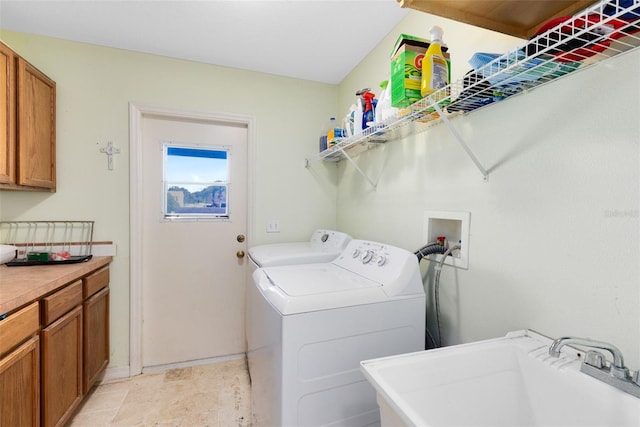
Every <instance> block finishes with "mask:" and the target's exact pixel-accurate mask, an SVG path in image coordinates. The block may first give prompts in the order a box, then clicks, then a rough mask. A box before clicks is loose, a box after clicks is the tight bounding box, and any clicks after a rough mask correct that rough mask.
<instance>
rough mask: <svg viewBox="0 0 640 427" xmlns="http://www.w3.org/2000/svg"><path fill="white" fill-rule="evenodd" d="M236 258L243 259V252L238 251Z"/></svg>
mask: <svg viewBox="0 0 640 427" xmlns="http://www.w3.org/2000/svg"><path fill="white" fill-rule="evenodd" d="M236 256H237V257H238V258H244V251H238V252H236Z"/></svg>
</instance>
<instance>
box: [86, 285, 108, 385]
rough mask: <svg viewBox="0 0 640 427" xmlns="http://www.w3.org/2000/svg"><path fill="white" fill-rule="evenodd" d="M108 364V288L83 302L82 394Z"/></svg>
mask: <svg viewBox="0 0 640 427" xmlns="http://www.w3.org/2000/svg"><path fill="white" fill-rule="evenodd" d="M108 364H109V288H104V289H103V290H101V291H100V292H98V293H97V294H95V295H94V296H92V297H91V298H89V299H88V300H86V301H85V302H84V381H83V387H84V390H83V391H84V393H86V392H88V391H89V389H90V388H91V387H92V386H93V384H94V383H95V382H96V380H97V379H98V376H99V375H100V374H101V373H102V372H103V371H104V369H105V368H106V367H107V365H108Z"/></svg>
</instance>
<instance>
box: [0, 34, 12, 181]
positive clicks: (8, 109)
mask: <svg viewBox="0 0 640 427" xmlns="http://www.w3.org/2000/svg"><path fill="white" fill-rule="evenodd" d="M15 63H16V58H15V55H14V53H13V51H12V50H11V49H9V48H8V47H7V46H6V45H4V44H2V43H0V124H2V126H1V127H0V129H1V130H0V183H7V184H15V182H16V135H15V131H16V127H15V124H16V117H15V110H16V90H15V88H16V77H15V75H16V73H15V67H16V65H15Z"/></svg>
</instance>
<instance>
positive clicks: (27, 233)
mask: <svg viewBox="0 0 640 427" xmlns="http://www.w3.org/2000/svg"><path fill="white" fill-rule="evenodd" d="M93 225H94V222H93V221H0V243H2V244H7V245H12V246H16V247H17V248H18V254H17V257H16V258H15V259H14V260H13V261H10V262H8V263H7V264H6V265H7V266H9V267H14V266H26V265H43V264H71V263H78V262H84V261H88V260H89V259H91V257H92V254H91V246H92V243H93Z"/></svg>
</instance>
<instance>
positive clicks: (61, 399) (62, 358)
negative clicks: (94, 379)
mask: <svg viewBox="0 0 640 427" xmlns="http://www.w3.org/2000/svg"><path fill="white" fill-rule="evenodd" d="M41 336H42V377H41V382H42V426H43V427H53V426H63V425H64V424H65V423H66V422H67V420H68V419H69V418H70V417H71V415H73V411H74V410H75V409H76V407H77V406H78V405H79V404H80V402H81V401H82V397H83V391H82V305H79V306H77V307H76V308H74V309H73V310H71V311H70V312H68V313H67V314H65V315H64V316H62V317H61V318H60V319H58V320H56V321H55V322H53V323H52V324H51V325H49V326H47V327H45V328H44V329H43V330H42V332H41Z"/></svg>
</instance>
